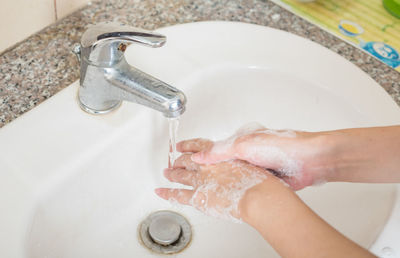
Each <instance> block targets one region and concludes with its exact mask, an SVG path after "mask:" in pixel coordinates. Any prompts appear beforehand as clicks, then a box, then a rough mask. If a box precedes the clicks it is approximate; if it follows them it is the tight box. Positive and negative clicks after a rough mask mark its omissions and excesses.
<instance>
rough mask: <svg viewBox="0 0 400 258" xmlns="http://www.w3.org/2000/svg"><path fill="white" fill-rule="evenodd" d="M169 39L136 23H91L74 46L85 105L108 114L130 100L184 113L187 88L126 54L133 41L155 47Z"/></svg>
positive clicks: (175, 114) (168, 114) (174, 114)
mask: <svg viewBox="0 0 400 258" xmlns="http://www.w3.org/2000/svg"><path fill="white" fill-rule="evenodd" d="M165 42H166V37H165V36H163V35H160V34H158V33H154V32H150V31H145V30H142V29H138V28H135V27H129V26H123V25H119V24H115V23H102V24H98V25H93V26H91V27H90V28H89V29H88V30H87V31H85V32H84V33H83V35H82V38H81V43H80V44H77V45H75V47H74V49H73V52H74V53H75V54H76V56H77V57H78V60H79V62H80V74H81V76H80V88H79V97H78V99H79V104H80V106H81V108H82V109H83V110H84V111H86V112H89V113H92V114H104V113H107V112H110V111H112V110H114V109H116V108H118V107H119V106H120V104H121V102H122V100H127V101H131V102H135V103H139V104H142V105H145V106H147V107H150V108H152V109H155V110H158V111H160V112H161V113H163V114H164V115H165V116H166V117H178V116H179V115H181V114H182V113H183V112H184V111H185V104H186V98H185V95H184V94H183V92H181V91H180V90H178V89H176V88H174V87H172V86H170V85H168V84H166V83H165V82H162V81H160V80H158V79H156V78H154V77H152V76H150V75H148V74H146V73H144V72H142V71H140V70H138V69H136V68H134V67H132V66H130V65H129V64H128V63H127V61H126V59H125V57H124V52H125V50H126V47H127V45H129V44H130V43H139V44H142V45H146V46H149V47H153V48H154V47H161V46H163V45H164V43H165Z"/></svg>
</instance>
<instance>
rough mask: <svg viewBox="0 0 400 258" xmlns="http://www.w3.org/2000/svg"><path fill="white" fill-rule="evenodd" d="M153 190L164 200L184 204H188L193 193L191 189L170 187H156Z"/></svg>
mask: <svg viewBox="0 0 400 258" xmlns="http://www.w3.org/2000/svg"><path fill="white" fill-rule="evenodd" d="M154 192H155V193H156V194H157V195H158V196H160V197H161V198H163V199H165V200H169V201H172V200H174V201H177V202H179V203H181V204H184V205H189V204H190V203H189V202H190V200H191V199H192V196H193V193H194V192H193V191H192V190H187V189H171V188H157V189H155V190H154Z"/></svg>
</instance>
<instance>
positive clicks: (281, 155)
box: [211, 122, 302, 177]
mask: <svg viewBox="0 0 400 258" xmlns="http://www.w3.org/2000/svg"><path fill="white" fill-rule="evenodd" d="M255 133H256V134H267V135H271V136H276V137H280V138H296V137H297V135H296V132H295V131H293V130H272V129H266V128H265V127H264V126H262V125H261V124H259V123H256V122H254V123H250V124H247V125H245V126H243V127H241V128H240V129H239V130H237V131H236V133H235V134H234V135H232V136H231V137H229V138H227V139H225V140H222V141H217V142H215V143H214V146H213V148H212V149H211V153H213V154H216V155H221V154H223V153H227V152H228V151H230V150H231V149H232V147H233V144H234V143H235V141H236V140H237V139H238V138H239V137H242V136H246V135H251V134H255ZM235 158H238V159H243V160H246V161H248V162H250V163H252V164H254V165H258V166H261V167H265V168H269V167H266V166H265V165H266V164H271V163H273V164H274V165H276V164H278V165H279V168H278V169H276V168H275V169H274V170H275V171H276V172H278V174H279V175H281V176H287V177H295V176H297V175H299V173H300V171H301V168H302V162H300V161H298V160H296V159H294V158H293V157H292V155H291V153H288V152H285V151H283V150H282V149H281V148H279V147H278V146H274V145H273V144H262V143H260V144H254V145H253V146H249V147H248V148H246V153H242V154H241V156H237V155H236V156H231V157H230V158H227V159H225V160H220V162H222V161H227V160H230V159H235Z"/></svg>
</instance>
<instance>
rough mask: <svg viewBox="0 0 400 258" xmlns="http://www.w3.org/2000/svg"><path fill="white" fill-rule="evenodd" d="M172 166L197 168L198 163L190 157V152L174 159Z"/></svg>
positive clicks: (198, 167)
mask: <svg viewBox="0 0 400 258" xmlns="http://www.w3.org/2000/svg"><path fill="white" fill-rule="evenodd" d="M173 167H174V168H184V169H187V170H196V171H197V170H199V169H200V166H199V164H197V163H195V162H193V161H192V159H191V154H183V155H182V156H180V157H179V158H178V159H176V160H175V163H174V166H173Z"/></svg>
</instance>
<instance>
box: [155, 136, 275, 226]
mask: <svg viewBox="0 0 400 258" xmlns="http://www.w3.org/2000/svg"><path fill="white" fill-rule="evenodd" d="M210 144H212V143H211V142H210V141H206V140H196V141H192V142H190V143H189V142H187V144H186V146H187V147H190V151H191V152H194V151H197V150H200V149H203V148H204V147H205V146H211V145H210ZM185 150H186V151H185V152H187V151H188V149H185ZM268 174H269V173H268V172H267V171H265V169H263V168H259V167H256V166H253V165H250V164H249V163H247V162H245V161H240V160H232V161H227V162H221V163H217V164H213V165H199V164H197V163H195V162H193V161H192V160H191V154H183V155H182V156H181V157H179V158H178V159H177V160H176V162H175V164H174V167H173V168H169V169H166V170H165V171H164V175H165V177H166V178H167V179H169V180H170V181H172V182H177V183H181V184H184V185H188V186H191V187H193V189H192V190H188V189H169V188H158V189H156V193H157V194H158V195H159V196H160V197H161V198H163V199H166V200H174V201H177V202H179V203H181V204H185V205H191V206H193V207H194V208H196V209H198V210H200V211H202V212H204V213H205V214H207V215H211V216H214V217H219V218H224V219H231V220H234V221H237V220H241V219H242V217H243V216H242V215H243V212H242V211H243V209H244V208H243V207H244V206H246V205H245V204H244V203H243V202H242V200H243V199H244V197H245V195H246V192H247V191H248V190H250V189H252V188H254V187H256V186H257V185H259V184H261V183H262V182H263V181H264V180H267V178H268V179H269V180H276V181H279V180H278V179H277V178H276V177H275V176H273V175H272V174H269V175H268ZM278 183H280V184H282V186H283V183H281V182H278Z"/></svg>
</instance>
